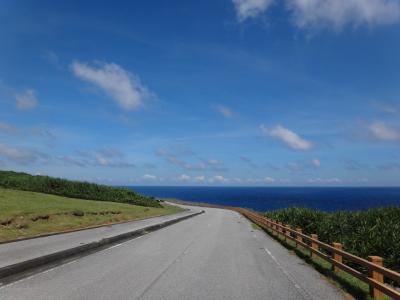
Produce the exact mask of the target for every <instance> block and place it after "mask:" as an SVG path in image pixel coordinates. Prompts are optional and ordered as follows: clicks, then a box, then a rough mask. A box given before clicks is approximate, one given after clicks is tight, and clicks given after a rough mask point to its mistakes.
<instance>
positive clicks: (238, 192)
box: [129, 186, 400, 211]
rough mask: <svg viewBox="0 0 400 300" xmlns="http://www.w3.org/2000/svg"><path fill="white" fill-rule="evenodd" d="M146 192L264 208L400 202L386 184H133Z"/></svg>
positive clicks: (347, 207) (331, 207)
mask: <svg viewBox="0 0 400 300" xmlns="http://www.w3.org/2000/svg"><path fill="white" fill-rule="evenodd" d="M129 188H132V189H133V190H135V191H137V192H139V193H141V194H144V195H148V196H154V197H159V198H175V199H181V200H187V201H197V202H205V203H210V204H220V205H227V206H239V207H246V208H251V209H254V210H257V211H268V210H273V209H279V208H285V207H293V206H296V207H310V208H316V209H320V210H324V211H338V210H359V209H367V208H372V207H381V206H393V205H396V206H400V188H398V187H394V188H387V187H366V188H365V187H186V186H185V187H183V186H181V187H165V186H133V187H129Z"/></svg>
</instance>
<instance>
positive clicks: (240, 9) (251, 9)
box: [232, 0, 273, 22]
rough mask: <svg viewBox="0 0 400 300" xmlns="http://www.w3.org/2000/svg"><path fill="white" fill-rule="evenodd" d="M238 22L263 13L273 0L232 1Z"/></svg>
mask: <svg viewBox="0 0 400 300" xmlns="http://www.w3.org/2000/svg"><path fill="white" fill-rule="evenodd" d="M232 2H233V4H234V5H235V9H236V15H237V18H238V20H239V21H240V22H243V21H245V20H246V19H248V18H254V17H257V16H258V15H260V14H262V13H263V12H265V11H266V10H267V9H268V7H269V6H270V5H271V4H272V2H273V0H232Z"/></svg>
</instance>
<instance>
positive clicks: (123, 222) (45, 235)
mask: <svg viewBox="0 0 400 300" xmlns="http://www.w3.org/2000/svg"><path fill="white" fill-rule="evenodd" d="M178 213H179V212H178ZM171 215H173V214H171ZM163 216H169V215H163V214H160V215H155V216H152V217H148V218H140V219H134V220H125V221H120V222H115V223H108V224H99V225H94V226H89V227H84V228H77V229H70V230H63V231H57V232H50V233H43V234H38V235H33V236H27V237H23V238H16V239H14V240H8V241H2V242H0V245H4V244H11V243H18V242H21V241H26V240H33V239H38V238H42V237H48V236H53V235H59V234H65V233H73V232H78V231H84V230H90V229H96V228H101V227H108V226H113V225H119V224H125V223H130V222H136V221H143V220H149V219H152V218H158V217H163Z"/></svg>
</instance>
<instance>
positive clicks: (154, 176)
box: [143, 174, 157, 181]
mask: <svg viewBox="0 0 400 300" xmlns="http://www.w3.org/2000/svg"><path fill="white" fill-rule="evenodd" d="M143 179H144V180H149V181H154V180H157V176H156V175H151V174H145V175H143Z"/></svg>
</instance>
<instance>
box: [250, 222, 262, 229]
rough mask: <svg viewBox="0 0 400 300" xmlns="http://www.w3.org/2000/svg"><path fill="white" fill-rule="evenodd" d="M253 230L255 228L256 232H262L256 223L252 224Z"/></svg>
mask: <svg viewBox="0 0 400 300" xmlns="http://www.w3.org/2000/svg"><path fill="white" fill-rule="evenodd" d="M251 228H253V229H254V230H262V228H261V227H260V226H258V225H257V224H256V223H251Z"/></svg>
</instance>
